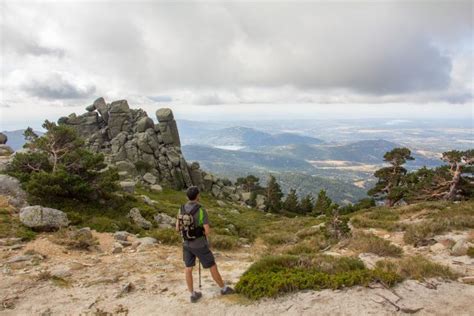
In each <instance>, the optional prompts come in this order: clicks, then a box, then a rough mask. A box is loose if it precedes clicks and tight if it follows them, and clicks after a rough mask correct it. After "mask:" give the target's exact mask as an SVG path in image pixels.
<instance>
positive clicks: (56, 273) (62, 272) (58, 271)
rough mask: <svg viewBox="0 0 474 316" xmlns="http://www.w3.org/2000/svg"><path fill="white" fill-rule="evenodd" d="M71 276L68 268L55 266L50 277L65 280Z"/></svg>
mask: <svg viewBox="0 0 474 316" xmlns="http://www.w3.org/2000/svg"><path fill="white" fill-rule="evenodd" d="M71 275H72V272H71V269H70V268H69V267H68V266H63V265H61V266H56V267H54V268H53V269H52V270H51V276H53V277H57V278H66V277H68V276H71Z"/></svg>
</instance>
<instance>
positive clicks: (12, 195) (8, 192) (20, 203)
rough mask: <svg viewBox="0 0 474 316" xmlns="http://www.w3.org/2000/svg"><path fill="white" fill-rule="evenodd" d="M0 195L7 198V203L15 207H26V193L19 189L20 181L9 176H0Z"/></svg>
mask: <svg viewBox="0 0 474 316" xmlns="http://www.w3.org/2000/svg"><path fill="white" fill-rule="evenodd" d="M0 195H4V196H7V197H8V202H9V203H10V204H11V205H13V206H15V207H18V208H20V207H24V206H27V205H28V203H27V202H26V197H27V195H26V192H25V191H23V189H22V188H21V184H20V181H19V180H18V179H16V178H13V177H11V176H8V175H5V174H0Z"/></svg>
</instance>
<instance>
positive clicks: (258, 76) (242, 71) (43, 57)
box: [0, 0, 474, 129]
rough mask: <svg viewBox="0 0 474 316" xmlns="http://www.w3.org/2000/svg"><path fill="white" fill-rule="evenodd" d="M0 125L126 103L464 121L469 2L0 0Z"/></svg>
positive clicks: (242, 113) (236, 112)
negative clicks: (102, 101) (101, 103)
mask: <svg viewBox="0 0 474 316" xmlns="http://www.w3.org/2000/svg"><path fill="white" fill-rule="evenodd" d="M0 10H1V17H0V19H1V20H0V26H1V34H0V35H1V63H0V67H1V68H0V70H1V81H0V87H1V97H0V111H1V112H0V115H1V125H2V126H1V128H0V129H12V128H21V127H24V126H25V125H28V124H29V125H35V126H39V125H40V124H39V123H40V122H41V121H42V120H43V119H44V118H49V119H56V118H58V117H59V116H62V115H66V114H69V113H71V112H77V113H80V112H82V109H83V108H84V107H85V106H87V105H88V104H90V103H92V101H93V100H94V99H95V98H97V97H99V96H104V97H105V98H106V100H107V101H112V100H116V99H128V100H129V104H130V105H131V106H133V107H144V108H145V109H146V110H148V112H149V114H151V113H153V111H154V109H156V108H158V107H162V106H169V107H172V108H173V109H174V110H175V112H176V114H177V115H178V117H179V118H186V119H200V120H202V119H207V118H210V119H223V118H225V119H234V118H236V119H242V118H248V119H259V118H265V119H269V118H270V119H271V118H332V117H341V116H342V117H347V118H351V117H413V116H416V117H453V118H459V117H469V116H470V117H472V116H473V88H474V87H473V76H474V71H473V62H474V61H473V59H474V57H473V54H474V48H473V44H474V43H473V2H472V1H456V0H453V1H419V2H415V1H402V0H400V1H390V2H389V1H366V2H359V1H351V0H348V1H332V2H329V1H314V2H311V1H305V2H299V1H291V2H290V1H288V2H282V1H280V2H270V1H252V2H247V1H242V2H230V1H206V2H203V1H148V2H147V1H110V2H104V1H101V2H94V1H62V2H58V1H55V2H31V1H30V2H24V1H8V0H6V1H5V0H3V1H2V2H1V8H0Z"/></svg>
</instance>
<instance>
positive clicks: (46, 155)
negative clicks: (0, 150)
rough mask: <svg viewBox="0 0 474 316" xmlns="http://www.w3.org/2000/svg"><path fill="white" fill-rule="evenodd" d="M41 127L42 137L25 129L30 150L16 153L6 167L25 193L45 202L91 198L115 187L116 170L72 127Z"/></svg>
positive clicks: (95, 197)
mask: <svg viewBox="0 0 474 316" xmlns="http://www.w3.org/2000/svg"><path fill="white" fill-rule="evenodd" d="M43 127H44V128H45V129H46V133H45V134H44V135H42V136H41V137H39V136H38V135H36V134H35V133H34V132H33V130H32V129H31V128H28V129H27V130H26V131H25V138H26V139H27V141H28V143H27V144H26V145H25V147H27V148H28V149H29V151H27V152H24V153H17V154H16V155H15V157H14V158H13V160H12V162H11V164H10V165H9V166H8V169H7V172H8V173H9V174H10V175H12V176H14V177H17V178H18V179H20V181H21V182H22V184H23V187H24V188H25V189H26V191H27V192H28V193H30V194H31V195H32V196H34V197H35V198H37V199H42V200H45V201H46V200H61V199H78V200H90V199H98V198H99V197H107V196H109V195H110V193H112V192H113V191H115V190H117V189H118V185H117V180H118V179H119V176H118V173H117V171H116V170H115V169H113V168H108V169H106V168H105V167H106V166H107V165H106V163H105V162H104V156H103V155H102V154H96V153H92V152H90V151H89V150H87V149H86V148H85V146H84V141H83V140H82V139H81V138H79V137H78V135H77V134H76V132H75V131H74V129H72V128H71V127H68V126H64V125H56V124H55V123H52V122H49V121H45V123H44V124H43Z"/></svg>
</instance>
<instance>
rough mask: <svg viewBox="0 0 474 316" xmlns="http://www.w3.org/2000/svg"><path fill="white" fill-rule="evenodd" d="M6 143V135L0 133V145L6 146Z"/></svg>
mask: <svg viewBox="0 0 474 316" xmlns="http://www.w3.org/2000/svg"><path fill="white" fill-rule="evenodd" d="M7 141H8V137H7V135H5V134H3V133H0V145H4V144H6V143H7Z"/></svg>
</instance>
